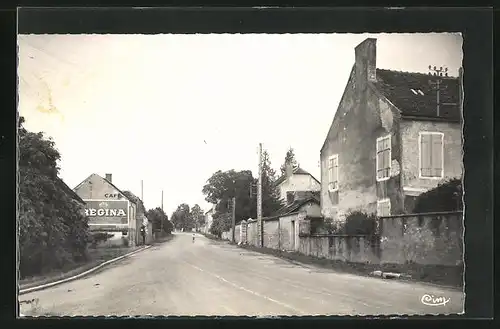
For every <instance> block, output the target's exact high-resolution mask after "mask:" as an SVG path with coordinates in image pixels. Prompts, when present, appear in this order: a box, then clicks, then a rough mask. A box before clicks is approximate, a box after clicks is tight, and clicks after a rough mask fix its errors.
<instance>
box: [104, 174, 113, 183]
mask: <svg viewBox="0 0 500 329" xmlns="http://www.w3.org/2000/svg"><path fill="white" fill-rule="evenodd" d="M112 179H113V175H111V174H106V180H107V181H108V182H110V183H112Z"/></svg>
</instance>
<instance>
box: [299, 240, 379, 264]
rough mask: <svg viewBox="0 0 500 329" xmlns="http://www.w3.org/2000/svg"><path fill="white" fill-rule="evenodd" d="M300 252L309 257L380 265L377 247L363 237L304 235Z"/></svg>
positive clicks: (300, 241) (300, 242)
mask: <svg viewBox="0 0 500 329" xmlns="http://www.w3.org/2000/svg"><path fill="white" fill-rule="evenodd" d="M299 252H300V253H301V254H304V255H307V256H314V257H318V258H326V259H331V260H337V261H343V262H350V263H370V264H378V262H379V259H378V254H377V245H376V244H374V243H373V240H372V239H371V238H370V237H367V236H363V235H354V236H352V235H351V236H348V235H330V234H325V235H319V234H315V235H302V236H301V237H300V240H299Z"/></svg>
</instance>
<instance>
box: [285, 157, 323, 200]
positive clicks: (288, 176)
mask: <svg viewBox="0 0 500 329" xmlns="http://www.w3.org/2000/svg"><path fill="white" fill-rule="evenodd" d="M275 184H276V186H277V187H278V189H279V191H280V198H281V200H283V202H287V193H288V192H300V191H303V192H305V191H320V190H321V183H320V182H319V181H318V180H317V179H316V178H314V176H313V175H311V174H310V173H308V172H307V171H305V170H304V169H302V168H300V167H299V166H298V167H296V168H292V166H291V165H287V166H286V172H285V174H284V175H282V176H281V177H280V178H278V179H277V180H276V183H275Z"/></svg>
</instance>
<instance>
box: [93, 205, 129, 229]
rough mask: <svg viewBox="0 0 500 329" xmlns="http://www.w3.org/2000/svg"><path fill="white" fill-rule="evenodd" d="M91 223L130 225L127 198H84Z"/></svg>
mask: <svg viewBox="0 0 500 329" xmlns="http://www.w3.org/2000/svg"><path fill="white" fill-rule="evenodd" d="M84 201H85V203H86V206H85V215H86V216H88V218H89V225H125V226H126V225H128V207H129V202H128V201H127V200H84Z"/></svg>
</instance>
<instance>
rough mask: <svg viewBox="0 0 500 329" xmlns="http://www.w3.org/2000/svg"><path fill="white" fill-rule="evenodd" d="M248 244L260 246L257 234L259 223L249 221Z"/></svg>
mask: <svg viewBox="0 0 500 329" xmlns="http://www.w3.org/2000/svg"><path fill="white" fill-rule="evenodd" d="M247 243H248V244H250V245H252V246H258V245H259V236H258V232H257V221H256V220H253V221H248V226H247Z"/></svg>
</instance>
